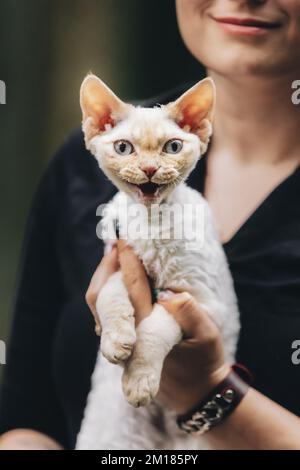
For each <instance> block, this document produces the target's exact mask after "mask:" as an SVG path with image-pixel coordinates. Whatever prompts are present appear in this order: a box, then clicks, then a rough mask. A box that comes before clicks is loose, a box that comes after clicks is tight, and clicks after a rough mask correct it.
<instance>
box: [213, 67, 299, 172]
mask: <svg viewBox="0 0 300 470" xmlns="http://www.w3.org/2000/svg"><path fill="white" fill-rule="evenodd" d="M208 74H209V75H210V76H212V78H213V79H214V80H215V83H216V87H217V104H216V112H215V121H214V139H213V142H212V150H213V151H216V153H218V152H219V151H221V152H224V151H225V152H230V154H231V155H232V156H233V157H234V158H236V159H239V160H241V162H245V163H246V162H250V161H251V162H254V160H259V161H260V162H261V163H262V160H263V161H264V162H265V163H277V162H279V161H282V160H283V159H286V158H289V159H295V164H297V159H298V163H299V162H300V132H299V130H300V105H298V106H297V105H295V104H293V103H292V100H291V96H292V93H293V91H294V90H293V89H292V87H291V85H292V82H293V80H295V79H297V78H300V71H299V74H298V77H294V78H293V79H292V78H291V77H281V78H280V79H278V80H274V78H270V79H269V80H268V79H266V80H264V81H262V80H259V79H258V78H255V77H251V78H249V80H246V79H245V77H243V78H242V79H240V80H239V79H238V78H233V79H232V78H228V77H224V76H221V75H218V74H217V73H215V72H212V71H208Z"/></svg>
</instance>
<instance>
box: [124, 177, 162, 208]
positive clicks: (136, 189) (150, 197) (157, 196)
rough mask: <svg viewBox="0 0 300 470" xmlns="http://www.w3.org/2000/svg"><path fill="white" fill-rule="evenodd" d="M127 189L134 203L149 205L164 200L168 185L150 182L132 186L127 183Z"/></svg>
mask: <svg viewBox="0 0 300 470" xmlns="http://www.w3.org/2000/svg"><path fill="white" fill-rule="evenodd" d="M127 188H128V192H129V193H130V194H131V195H132V197H133V198H134V199H135V200H136V201H138V202H141V203H143V204H146V205H149V204H159V203H160V202H161V201H162V200H163V199H164V196H165V194H166V193H167V189H168V188H170V185H169V184H156V183H151V182H149V183H144V184H133V183H129V182H128V183H127Z"/></svg>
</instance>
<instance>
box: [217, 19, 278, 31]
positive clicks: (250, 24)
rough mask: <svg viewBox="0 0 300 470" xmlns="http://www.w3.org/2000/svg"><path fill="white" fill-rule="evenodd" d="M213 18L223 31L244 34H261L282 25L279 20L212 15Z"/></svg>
mask: <svg viewBox="0 0 300 470" xmlns="http://www.w3.org/2000/svg"><path fill="white" fill-rule="evenodd" d="M212 19H213V20H214V21H216V22H217V23H218V24H219V25H220V27H221V28H222V29H223V31H226V32H227V33H231V34H236V35H242V36H260V35H263V34H266V33H268V32H269V31H270V30H274V29H277V28H279V27H280V26H281V23H279V22H275V21H265V20H261V19H257V18H235V17H231V16H224V17H217V16H212Z"/></svg>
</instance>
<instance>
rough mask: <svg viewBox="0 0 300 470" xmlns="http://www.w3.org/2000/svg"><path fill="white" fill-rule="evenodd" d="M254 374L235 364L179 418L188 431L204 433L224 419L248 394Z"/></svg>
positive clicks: (197, 433) (179, 421) (180, 424)
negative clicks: (205, 395)
mask: <svg viewBox="0 0 300 470" xmlns="http://www.w3.org/2000/svg"><path fill="white" fill-rule="evenodd" d="M251 382H252V375H251V374H250V372H249V371H248V369H246V367H244V366H242V365H240V364H234V365H233V366H232V367H231V371H230V372H229V373H228V375H227V377H226V378H225V379H224V380H223V381H222V382H221V383H220V384H219V385H217V387H215V388H214V389H213V390H212V392H211V393H210V394H209V395H208V396H207V397H206V398H205V399H204V400H202V401H201V402H200V403H199V404H198V405H196V406H195V407H194V408H193V409H192V410H190V411H189V412H188V413H186V414H185V415H183V416H179V417H178V418H177V424H178V426H179V427H180V428H181V429H182V430H183V431H185V432H187V433H193V434H196V435H202V434H204V433H205V432H207V431H209V430H210V429H211V428H212V427H214V426H216V425H217V424H218V423H220V422H221V421H223V419H224V418H225V417H226V416H228V415H229V414H230V413H232V411H233V410H234V409H235V408H236V407H237V405H238V404H239V403H240V402H241V400H242V399H243V397H244V396H245V395H246V393H247V391H248V389H249V384H250V383H251Z"/></svg>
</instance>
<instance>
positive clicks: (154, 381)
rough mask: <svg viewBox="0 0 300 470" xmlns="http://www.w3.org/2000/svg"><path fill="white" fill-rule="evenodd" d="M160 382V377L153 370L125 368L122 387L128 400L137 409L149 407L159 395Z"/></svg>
mask: <svg viewBox="0 0 300 470" xmlns="http://www.w3.org/2000/svg"><path fill="white" fill-rule="evenodd" d="M159 382H160V376H159V375H158V374H157V372H156V371H155V369H153V368H150V367H149V368H147V367H143V368H137V369H135V370H132V368H131V367H129V368H126V367H125V369H124V372H123V377H122V386H123V392H124V395H125V398H126V400H127V401H128V403H130V405H132V406H134V407H136V408H137V407H139V406H146V405H149V403H150V402H151V401H152V400H153V399H154V398H155V397H156V395H157V393H158V389H159Z"/></svg>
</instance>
